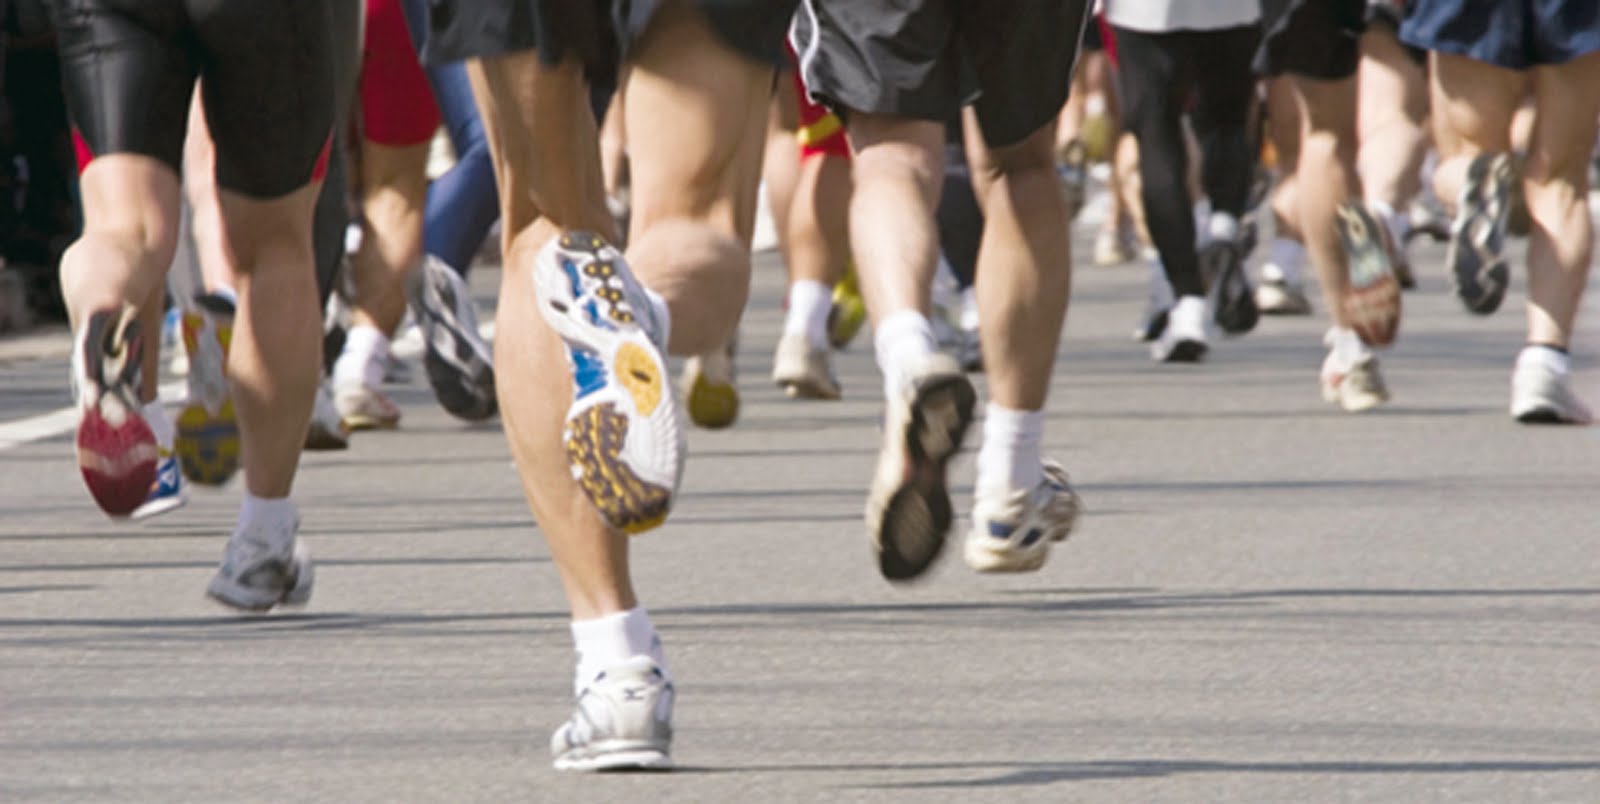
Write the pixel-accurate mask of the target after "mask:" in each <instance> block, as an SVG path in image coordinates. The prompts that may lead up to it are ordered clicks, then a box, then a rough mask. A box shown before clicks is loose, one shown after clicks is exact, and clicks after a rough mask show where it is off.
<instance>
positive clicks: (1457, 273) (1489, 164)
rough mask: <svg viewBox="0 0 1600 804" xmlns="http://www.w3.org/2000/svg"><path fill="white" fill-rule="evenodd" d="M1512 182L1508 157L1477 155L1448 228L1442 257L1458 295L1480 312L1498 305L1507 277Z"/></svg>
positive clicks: (1464, 302) (1509, 271) (1502, 296)
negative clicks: (1444, 253) (1507, 218)
mask: <svg viewBox="0 0 1600 804" xmlns="http://www.w3.org/2000/svg"><path fill="white" fill-rule="evenodd" d="M1511 182H1512V168H1511V157H1509V156H1507V155H1505V154H1479V155H1478V156H1477V157H1476V158H1475V159H1473V160H1472V163H1471V164H1470V165H1468V166H1467V181H1466V184H1465V185H1464V186H1462V188H1461V198H1460V199H1459V200H1458V201H1457V202H1456V218H1455V221H1454V222H1453V223H1452V224H1451V226H1450V248H1449V252H1448V254H1447V256H1446V258H1445V261H1446V263H1448V264H1449V265H1450V269H1451V274H1452V276H1453V277H1454V279H1455V285H1456V296H1457V297H1459V298H1460V299H1461V303H1462V304H1464V305H1466V308H1467V310H1469V311H1470V312H1473V313H1477V314H1478V315H1488V314H1490V313H1492V312H1494V311H1495V310H1497V309H1499V307H1500V302H1501V301H1503V300H1504V299H1505V297H1506V286H1507V284H1508V283H1509V282H1510V281H1511V269H1510V268H1509V267H1508V266H1507V265H1506V260H1505V256H1504V255H1503V252H1504V251H1505V244H1506V217H1507V214H1508V212H1509V209H1510V196H1511Z"/></svg>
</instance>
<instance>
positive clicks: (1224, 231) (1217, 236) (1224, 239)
mask: <svg viewBox="0 0 1600 804" xmlns="http://www.w3.org/2000/svg"><path fill="white" fill-rule="evenodd" d="M1206 235H1207V239H1208V240H1210V241H1214V242H1221V243H1232V242H1234V241H1235V240H1238V239H1239V219H1238V218H1237V217H1234V216H1233V215H1232V214H1230V213H1227V212H1213V213H1211V214H1210V215H1209V216H1208V218H1207V220H1206Z"/></svg>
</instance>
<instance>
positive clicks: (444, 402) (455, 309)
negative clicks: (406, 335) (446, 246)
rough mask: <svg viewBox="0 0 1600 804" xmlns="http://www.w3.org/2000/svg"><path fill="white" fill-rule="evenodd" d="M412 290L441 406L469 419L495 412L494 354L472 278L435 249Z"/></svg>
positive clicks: (425, 363)
mask: <svg viewBox="0 0 1600 804" xmlns="http://www.w3.org/2000/svg"><path fill="white" fill-rule="evenodd" d="M408 290H409V291H410V296H411V308H412V310H414V311H415V315H416V319H417V327H418V329H420V330H421V331H422V342H423V344H424V345H425V347H426V348H425V351H424V352H423V355H422V367H423V369H424V370H425V371H426V372H427V374H428V384H429V385H431V386H433V395H434V397H435V398H437V399H438V400H439V405H440V406H441V407H443V408H444V409H445V410H447V411H449V412H450V414H451V415H453V416H455V417H457V418H460V419H465V420H467V421H483V420H484V419H487V418H489V417H491V416H493V415H495V412H496V410H497V406H496V403H495V390H494V356H493V353H492V352H490V350H489V345H488V344H486V343H484V342H483V338H482V337H481V336H479V335H478V314H477V311H476V310H475V309H474V307H473V304H472V295H471V294H470V293H469V292H468V291H467V283H466V282H464V281H462V279H461V276H460V275H459V274H457V273H456V272H455V270H454V269H452V268H451V267H450V266H449V264H448V263H446V262H445V261H444V260H441V259H439V258H438V257H435V256H433V255H432V254H429V255H427V256H425V257H424V258H423V260H422V270H420V271H418V272H417V273H416V274H415V275H414V276H413V277H412V281H411V283H410V286H409V288H408Z"/></svg>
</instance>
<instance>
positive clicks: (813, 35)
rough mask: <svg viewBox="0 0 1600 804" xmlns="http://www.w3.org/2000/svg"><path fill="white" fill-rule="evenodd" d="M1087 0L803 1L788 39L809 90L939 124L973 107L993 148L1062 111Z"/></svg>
mask: <svg viewBox="0 0 1600 804" xmlns="http://www.w3.org/2000/svg"><path fill="white" fill-rule="evenodd" d="M1090 5H1091V3H1090V0H1010V1H1009V2H1004V3H995V2H981V0H909V1H904V2H894V1H892V0H805V3H804V6H803V8H801V10H800V12H799V13H798V14H796V15H795V24H794V30H793V32H792V33H791V38H792V40H793V42H794V46H795V51H796V52H798V53H799V54H800V71H801V74H802V75H803V77H804V78H805V85H806V87H807V88H808V89H809V90H810V91H811V94H812V96H813V97H814V98H816V99H818V100H819V101H820V102H821V103H823V104H824V105H826V106H828V107H829V108H831V109H833V110H834V111H835V112H838V113H840V114H841V115H843V116H845V117H846V121H845V122H846V123H847V124H848V122H849V119H848V114H849V112H851V111H856V112H867V113H872V114H885V115H894V116H897V117H909V118H913V119H917V120H929V121H933V122H937V123H944V122H945V121H947V120H949V119H950V118H951V116H952V115H954V114H955V113H956V112H957V111H959V110H960V108H961V107H962V106H965V105H967V104H969V103H970V104H972V105H973V106H974V108H975V109H976V111H977V115H978V123H979V126H980V127H981V128H982V129H983V136H984V139H985V141H986V142H987V143H988V144H989V145H990V146H993V147H1002V146H1006V145H1012V144H1015V143H1018V142H1021V141H1022V140H1023V139H1024V138H1026V137H1027V136H1028V135H1030V134H1032V133H1033V132H1035V131H1037V130H1039V128H1040V127H1041V126H1043V125H1045V124H1046V123H1049V122H1050V121H1051V120H1054V119H1055V117H1056V115H1057V114H1059V113H1060V112H1061V106H1062V104H1064V103H1066V100H1067V94H1068V91H1069V90H1070V89H1071V86H1072V69H1073V65H1074V62H1075V61H1076V60H1077V56H1078V45H1079V43H1080V42H1082V41H1083V26H1084V23H1085V21H1086V20H1087V19H1088V18H1089V7H1090Z"/></svg>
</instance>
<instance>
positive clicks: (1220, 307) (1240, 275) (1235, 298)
mask: <svg viewBox="0 0 1600 804" xmlns="http://www.w3.org/2000/svg"><path fill="white" fill-rule="evenodd" d="M1200 259H1201V266H1200V270H1201V273H1202V275H1205V276H1210V277H1213V279H1212V285H1211V288H1212V291H1211V292H1212V309H1213V310H1215V312H1214V313H1212V316H1211V318H1212V320H1213V321H1215V322H1216V324H1217V326H1218V327H1219V328H1220V329H1221V330H1222V331H1223V332H1224V333H1226V334H1228V335H1243V334H1245V333H1248V332H1249V331H1251V330H1253V329H1255V328H1256V324H1257V323H1259V322H1260V321H1261V310H1260V309H1259V308H1257V307H1256V293H1255V289H1254V288H1252V287H1250V280H1249V279H1248V278H1247V277H1246V276H1245V274H1244V258H1243V257H1242V256H1241V255H1239V254H1238V252H1237V251H1236V250H1234V249H1232V248H1230V247H1228V246H1226V245H1223V246H1221V247H1218V248H1208V249H1205V250H1203V251H1202V252H1201V253H1200ZM1158 337H1159V336H1158Z"/></svg>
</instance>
